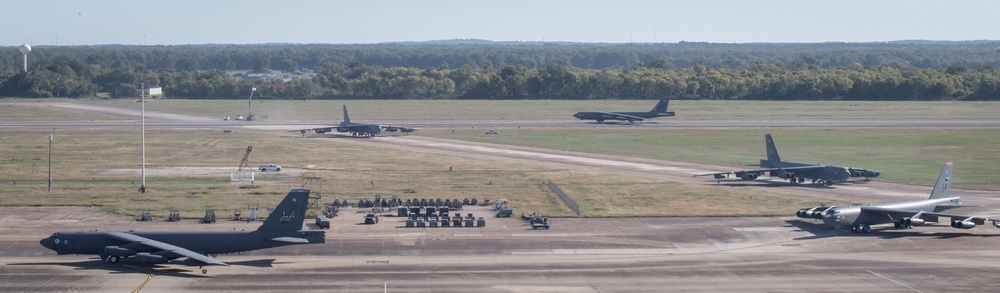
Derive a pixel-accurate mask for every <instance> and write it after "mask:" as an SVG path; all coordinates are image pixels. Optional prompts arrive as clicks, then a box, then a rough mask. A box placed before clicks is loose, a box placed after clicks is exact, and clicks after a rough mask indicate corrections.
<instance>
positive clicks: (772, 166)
mask: <svg viewBox="0 0 1000 293" xmlns="http://www.w3.org/2000/svg"><path fill="white" fill-rule="evenodd" d="M764 139H765V140H766V144H767V160H760V167H761V169H753V170H741V171H732V172H720V173H710V174H700V175H695V176H713V177H715V180H716V182H718V181H719V180H722V179H724V178H727V177H729V174H733V175H735V176H736V177H739V178H740V179H743V180H754V179H757V177H760V175H763V174H764V173H768V175H769V176H772V177H779V178H782V179H786V180H788V182H790V183H803V182H805V181H806V179H812V183H813V184H820V185H826V186H830V185H833V184H834V183H838V182H846V181H847V179H849V178H851V177H864V178H865V180H869V179H870V178H874V177H878V176H879V175H882V173H881V172H879V171H873V170H868V169H862V168H852V167H839V166H832V165H820V164H811V163H798V162H788V161H782V160H781V157H780V156H778V149H777V148H776V147H775V146H774V140H773V139H771V134H770V133H768V134H765V135H764Z"/></svg>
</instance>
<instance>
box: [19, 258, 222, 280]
mask: <svg viewBox="0 0 1000 293" xmlns="http://www.w3.org/2000/svg"><path fill="white" fill-rule="evenodd" d="M10 265H12V266H26V265H31V266H66V267H73V268H75V269H76V270H84V271H90V270H99V271H107V272H109V273H111V274H135V273H140V274H150V275H157V276H171V277H180V278H207V277H209V276H205V275H202V274H201V273H200V272H196V271H195V270H196V269H197V268H194V269H195V270H184V269H178V268H171V267H166V266H163V265H156V264H136V263H116V264H113V263H108V262H105V261H102V260H100V259H91V260H85V261H78V262H34V263H12V264H10Z"/></svg>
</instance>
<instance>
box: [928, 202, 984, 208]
mask: <svg viewBox="0 0 1000 293" xmlns="http://www.w3.org/2000/svg"><path fill="white" fill-rule="evenodd" d="M938 207H947V208H949V209H950V208H980V207H983V205H981V204H964V203H942V204H939V205H938Z"/></svg>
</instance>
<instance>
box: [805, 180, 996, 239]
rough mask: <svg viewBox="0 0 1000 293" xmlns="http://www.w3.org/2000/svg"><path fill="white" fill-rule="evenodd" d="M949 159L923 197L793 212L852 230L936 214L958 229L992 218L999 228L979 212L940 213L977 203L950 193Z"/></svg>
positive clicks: (905, 225)
mask: <svg viewBox="0 0 1000 293" xmlns="http://www.w3.org/2000/svg"><path fill="white" fill-rule="evenodd" d="M952 165H953V164H952V163H951V162H948V163H945V164H944V167H943V168H941V175H939V176H938V179H937V183H935V184H934V190H933V191H931V196H930V198H928V199H925V200H914V201H902V202H892V203H884V204H872V205H861V206H846V207H837V206H834V207H814V208H808V209H801V210H799V211H798V212H796V213H795V214H796V215H797V216H799V217H801V218H814V219H822V220H823V224H825V225H827V226H830V227H832V228H834V229H847V228H850V229H851V232H852V233H864V234H868V233H871V231H872V228H871V226H872V225H878V224H889V223H892V224H893V225H894V226H895V227H896V228H897V229H912V228H913V226H921V225H923V224H925V223H926V222H937V221H938V218H939V217H945V218H951V227H952V228H957V229H972V228H974V227H976V226H977V225H983V224H985V223H986V222H987V221H992V222H993V225H994V226H996V227H997V228H1000V225H998V224H997V221H998V220H1000V219H990V218H985V217H978V216H968V215H959V214H949V213H943V212H942V211H945V210H948V209H953V208H959V207H980V205H968V204H962V203H961V200H960V199H961V197H958V196H954V197H952V196H949V194H950V192H951V174H952V173H951V170H952Z"/></svg>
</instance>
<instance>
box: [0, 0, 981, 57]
mask: <svg viewBox="0 0 1000 293" xmlns="http://www.w3.org/2000/svg"><path fill="white" fill-rule="evenodd" d="M998 2H1000V1H924V0H892V1H877V0H867V1H855V0H840V1H809V0H789V1H751V0H733V1H725V0H689V1H652V0H650V1H630V0H606V1H593V0H572V1H544V0H535V1H522V0H498V1H472V0H462V1H294V0H292V1H287V0H286V1H274V0H271V1H257V0H242V1H212V0H200V1H187V0H166V1H164V0H161V1H145V0H129V1H110V0H83V1H79V0H33V1H16V2H15V1H4V3H3V4H2V8H0V9H2V10H0V19H3V20H4V23H6V24H7V29H6V30H3V31H2V32H0V40H2V41H0V46H16V45H20V44H22V43H30V44H32V45H94V44H133V45H142V44H147V45H175V44H208V43H217V44H254V43H338V44H354V43H379V42H397V41H427V40H444V39H468V38H476V39H487V40H494V41H542V40H546V41H572V42H608V43H625V42H644V43H648V42H670V43H673V42H679V41H697V42H721V43H744V42H828V41H833V42H871V41H892V40H910V39H923V40H1000V28H998V27H997V24H1000V21H998V19H1000V6H998Z"/></svg>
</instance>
